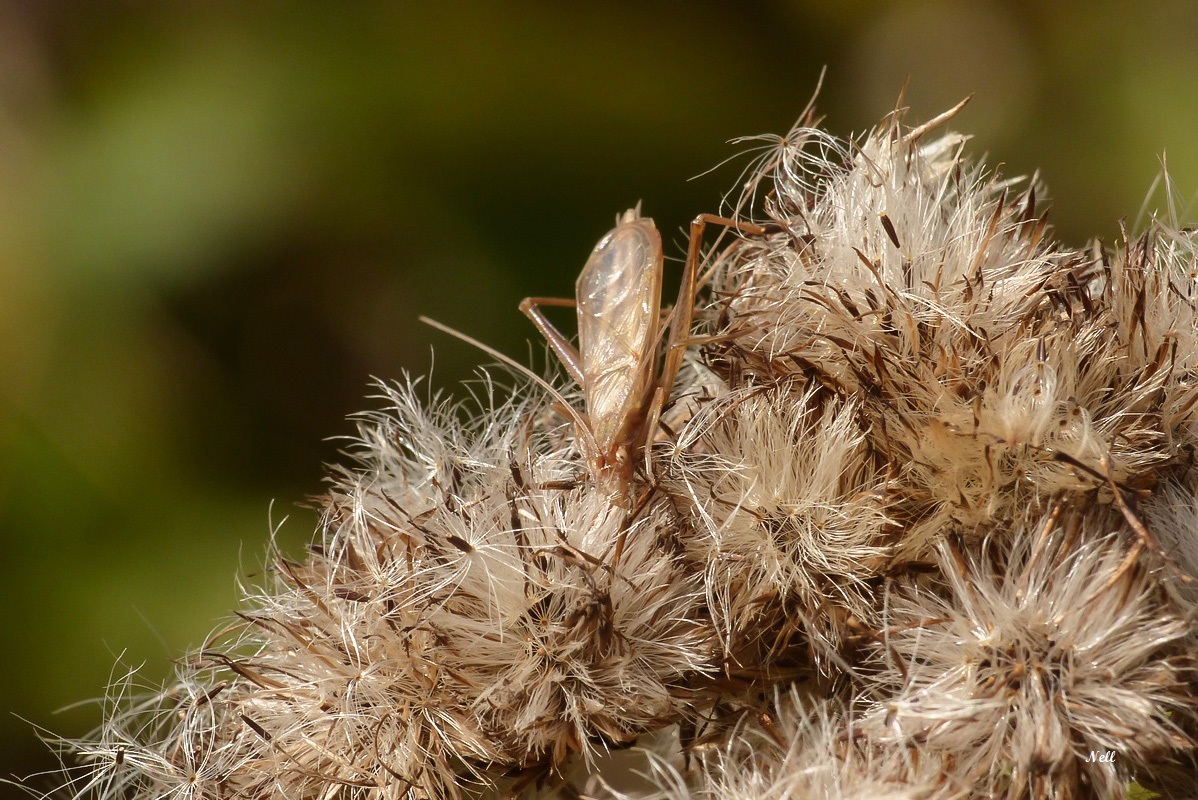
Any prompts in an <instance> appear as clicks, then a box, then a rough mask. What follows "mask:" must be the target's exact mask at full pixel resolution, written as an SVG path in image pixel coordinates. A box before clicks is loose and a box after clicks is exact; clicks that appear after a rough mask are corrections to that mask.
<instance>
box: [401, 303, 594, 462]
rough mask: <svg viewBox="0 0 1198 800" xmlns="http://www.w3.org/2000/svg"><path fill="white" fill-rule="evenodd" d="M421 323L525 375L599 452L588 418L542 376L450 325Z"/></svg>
mask: <svg viewBox="0 0 1198 800" xmlns="http://www.w3.org/2000/svg"><path fill="white" fill-rule="evenodd" d="M420 321H421V322H423V323H424V324H425V325H429V326H431V327H434V328H436V329H437V330H439V331H441V332H442V333H448V334H449V335H450V336H452V337H454V338H455V339H461V340H462V341H463V342H465V343H466V344H469V345H473V346H475V347H477V348H478V349H479V350H482V351H483V352H484V353H486V354H487V355H489V356H491V357H492V358H496V359H499V361H500V362H502V363H503V364H506V365H507V366H509V367H511V368H512V369H514V370H516V371H517V372H518V373H520V374H521V375H524V376H525V377H527V378H528V379H529V380H531V381H532V382H533V383H535V384H537V385H538V386H540V387H541V388H542V389H544V390H545V391H547V392H548V393H549V394H550V396H552V397H553V399H554V400H556V401H557V405H560V406H561V410H562V411H563V412H564V413H565V414H566V415H567V416H568V417H569V418H570V421H571V422H573V423H574V430H575V431H576V432H577V433H578V435H580V436H581V437H582V438H583V439H584V440H585V441H586V449H588V450H589V451H590V452H592V453H596V452H598V450H599V446H598V445H597V444H596V443H595V437H594V436H592V435H591V427H590V425H589V424H588V423H587V420H586V418H585V417H584V416H583V415H581V414H579V413H578V411H576V410H575V408H574V406H572V405H570V403H569V401H567V400H566V398H565V396H563V395H562V393H561V392H559V391H558V390H557V389H554V388H553V386H552V385H551V384H550V383H549V381H547V380H545V379H544V378H542V377H541V376H540V375H538V374H536V373H535V372H533V371H532V370H531V369H529V368H528V367H526V366H524V365H523V364H521V363H520V362H518V361H516V360H515V359H512V358H509V357H508V356H505V355H504V354H503V353H501V352H499V351H498V350H496V349H495V348H493V347H491V346H489V345H485V344H483V343H482V342H480V341H479V340H478V339H475V338H474V337H473V336H468V335H467V334H464V333H462V332H461V331H457V330H454V329H453V328H451V327H449V326H448V325H443V324H442V323H440V322H437V321H436V320H435V319H430V318H429V317H424V316H422V317H420Z"/></svg>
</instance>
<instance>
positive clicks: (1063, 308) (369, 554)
mask: <svg viewBox="0 0 1198 800" xmlns="http://www.w3.org/2000/svg"><path fill="white" fill-rule="evenodd" d="M955 111H956V109H953V110H952V111H950V112H948V113H946V114H945V115H942V116H941V117H939V118H937V119H935V120H932V121H931V122H929V123H927V124H924V125H922V126H919V127H916V128H907V127H905V126H904V125H903V124H902V120H901V114H898V113H895V114H893V115H891V116H890V117H888V118H887V119H886V120H885V121H884V122H883V123H882V124H881V125H880V126H879V127H878V128H876V129H875V130H873V131H872V132H870V133H869V134H867V135H865V136H863V137H861V138H859V139H857V140H854V141H851V142H842V141H839V140H837V139H835V138H833V137H832V136H830V135H829V134H827V133H826V132H824V131H823V130H821V129H819V128H818V127H816V126H815V124H814V121H813V116H812V115H811V114H810V113H808V114H806V115H805V116H804V118H803V120H802V121H801V123H800V124H799V125H798V126H796V128H795V129H794V130H792V131H790V132H789V133H788V134H787V135H786V136H785V137H773V138H771V139H766V140H763V147H762V149H761V151H760V154H759V157H758V158H757V160H756V161H755V162H754V164H753V166H752V167H751V168H750V170H749V171H748V172H747V173H746V177H747V178H748V180H747V181H746V183H745V185H744V190H743V193H742V194H741V195H740V197H739V199H738V200H737V202H736V203H734V204H733V206H734V207H733V209H732V210H731V211H730V212H729V213H728V217H729V219H728V220H725V221H727V222H730V223H731V225H730V227H729V228H728V229H727V230H725V232H724V234H722V235H721V236H720V238H718V239H717V240H716V244H715V246H714V247H712V248H711V249H710V251H708V252H706V253H704V252H703V251H702V247H701V244H700V242H701V238H700V237H699V236H698V235H697V236H696V237H695V238H693V239H692V246H691V248H690V251H691V252H690V254H689V258H688V265H687V278H686V280H685V281H684V286H683V290H682V292H681V294H680V298H679V305H678V306H677V307H676V308H675V310H674V312H673V313H672V314H671V317H670V319H671V325H670V327H669V331H670V332H669V341H668V343H667V345H666V346H665V347H664V348H663V347H661V346H660V340H661V338H662V333H661V332H662V331H663V330H665V325H663V324H662V323H661V322H660V320H659V318H658V316H657V315H658V314H659V310H658V308H657V297H658V296H659V294H660V274H659V273H658V272H657V270H658V268H659V263H660V258H661V255H660V251H659V249H654V246H656V247H657V248H659V247H660V244H656V245H653V242H657V241H659V240H657V239H655V238H654V237H655V236H656V229H653V228H652V223H651V222H648V221H647V220H644V219H643V218H641V217H639V215H638V213H637V212H630V214H628V215H625V217H624V218H622V222H621V227H618V228H617V229H616V231H615V232H613V235H614V236H616V237H617V238H618V237H619V236H624V237H625V238H627V236H628V235H630V234H628V231H633V232H634V233H637V234H638V235H641V234H644V236H642V237H641V238H644V239H645V241H647V242H649V244H644V243H643V242H642V243H641V244H637V245H636V246H637V247H639V248H640V249H639V250H637V249H636V248H633V249H634V250H635V252H632V251H629V252H625V251H624V250H620V251H619V252H615V251H612V250H610V247H611V246H612V245H611V243H610V242H608V240H605V242H608V245H606V246H605V245H603V244H601V245H600V248H598V249H597V250H596V255H595V256H594V257H593V261H598V262H602V263H601V264H599V266H600V267H601V274H594V273H593V272H591V271H588V273H587V274H588V275H589V276H590V278H591V282H592V283H593V282H594V281H595V280H599V281H600V282H606V283H604V292H605V293H612V294H604V295H603V296H602V297H601V298H600V300H602V301H603V303H601V304H600V305H601V306H602V308H601V310H600V313H598V314H591V315H590V316H589V317H586V319H584V320H583V322H584V323H585V325H586V326H588V327H587V334H586V336H585V337H584V340H583V342H582V344H581V349H582V351H583V352H578V351H575V350H574V349H573V347H572V346H571V345H570V344H569V342H568V341H567V340H566V339H565V338H564V337H561V336H560V334H557V333H556V331H552V330H551V329H550V328H548V327H547V326H542V328H543V330H544V331H545V332H546V333H547V335H549V336H550V338H551V341H552V343H553V347H554V349H555V351H557V353H558V354H559V356H561V357H562V358H563V360H565V361H566V362H567V363H568V364H569V363H571V360H572V359H573V360H575V361H576V362H577V363H576V364H575V365H574V368H572V369H571V370H570V371H571V374H573V375H574V377H575V378H579V379H580V380H578V381H577V382H575V383H568V382H561V383H559V385H557V386H555V387H553V388H550V387H548V386H547V385H546V384H545V383H544V382H543V381H541V380H540V379H537V380H530V379H528V378H527V376H525V377H524V378H521V377H520V376H519V375H517V386H516V388H515V389H514V390H513V391H510V392H502V391H500V390H498V389H496V388H495V387H494V386H493V385H492V384H491V383H490V382H489V381H488V382H486V383H485V384H484V387H485V391H483V392H480V393H479V394H480V395H481V399H476V401H475V402H474V404H473V405H471V406H470V407H469V409H467V408H466V407H465V406H459V405H455V404H453V403H450V402H447V401H444V400H439V399H437V398H428V399H426V400H425V401H421V399H420V398H419V397H418V392H417V391H416V388H415V384H413V383H406V384H396V385H388V386H385V387H383V396H384V398H385V400H386V407H385V408H384V409H383V410H381V411H377V412H373V413H369V414H365V415H363V416H362V417H360V419H359V437H358V441H357V445H356V449H355V452H354V456H355V458H356V462H355V463H353V464H350V465H348V466H346V467H344V468H342V469H340V470H338V471H336V472H335V473H334V474H333V475H332V477H331V480H330V489H329V492H328V495H327V497H326V498H324V500H323V504H324V516H323V520H322V525H321V534H320V537H319V539H318V541H317V542H316V544H315V545H314V546H313V547H312V550H311V553H310V554H309V555H308V557H307V558H306V559H305V560H304V561H303V562H302V563H300V562H292V561H288V560H286V559H284V558H282V557H280V558H279V560H278V562H277V564H276V569H274V571H273V573H272V574H273V576H274V577H273V580H272V582H271V583H270V584H269V585H267V586H264V587H262V588H260V589H256V590H253V591H249V592H247V596H246V597H245V598H244V601H243V604H242V608H241V610H240V611H239V612H238V613H237V619H236V622H235V624H233V625H231V626H230V627H229V628H228V630H226V631H222V632H220V633H219V634H217V635H216V636H214V637H213V639H212V641H210V642H209V643H208V644H206V645H205V646H204V647H202V648H201V649H200V650H198V651H197V652H195V653H194V654H192V656H191V657H189V658H188V659H186V660H185V661H183V662H182V663H181V665H180V667H179V669H178V678H177V681H176V682H175V683H174V684H173V685H171V686H169V687H167V688H166V689H164V690H161V691H156V692H149V693H143V694H139V693H137V692H135V691H134V690H133V689H132V688H131V685H132V683H133V680H132V677H130V678H129V679H127V680H126V681H123V682H120V683H118V685H117V686H115V687H114V688H113V690H112V693H111V697H110V703H109V706H108V708H107V712H106V721H105V723H104V726H103V727H102V728H101V729H100V730H99V731H98V732H97V733H96V734H95V735H94V736H93V737H92V738H90V739H87V740H84V741H78V742H64V743H62V745H63V750H64V761H66V762H67V763H66V767H65V769H66V770H67V777H68V781H69V782H68V783H67V784H66V786H65V787H64V788H63V790H62V792H63V794H64V796H77V797H95V798H103V799H104V800H108V798H114V799H115V798H147V799H148V798H176V797H177V798H197V799H198V798H245V799H246V800H265V799H266V798H279V799H280V800H281V799H282V798H294V799H295V800H299V799H300V798H304V799H309V798H310V799H311V800H317V799H319V800H332V799H333V798H378V799H379V800H383V799H384V798H385V799H387V800H400V799H401V798H406V799H409V800H416V799H417V798H465V797H479V798H484V797H500V796H508V797H516V796H523V795H529V796H532V795H538V796H561V797H577V796H587V797H605V796H616V795H619V796H626V797H695V798H700V797H702V798H719V799H720V800H741V799H742V798H743V799H744V800H748V799H749V798H778V800H781V799H782V798H792V797H821V798H876V797H888V798H891V797H892V798H969V797H978V798H983V797H984V798H1040V797H1051V798H1087V797H1093V798H1118V797H1123V796H1125V795H1126V793H1127V792H1128V791H1129V790H1130V787H1132V785H1133V782H1134V783H1138V784H1139V786H1141V787H1144V788H1145V789H1149V790H1152V791H1155V792H1158V793H1160V794H1161V795H1163V796H1166V797H1177V798H1183V797H1184V798H1188V797H1192V792H1193V790H1194V787H1195V785H1198V781H1196V780H1195V766H1194V764H1195V761H1194V759H1195V732H1196V730H1198V719H1196V717H1198V700H1196V699H1195V697H1196V694H1198V693H1196V692H1195V689H1196V688H1198V686H1196V673H1195V656H1196V655H1198V637H1196V636H1195V618H1196V616H1195V603H1196V601H1198V596H1196V594H1195V589H1194V582H1193V578H1194V575H1195V574H1196V572H1198V511H1196V510H1195V509H1196V508H1198V470H1196V469H1195V467H1194V458H1193V455H1194V452H1195V446H1196V445H1198V419H1196V416H1198V302H1196V295H1198V286H1196V284H1195V274H1196V273H1198V253H1196V249H1195V239H1194V236H1193V234H1192V233H1191V232H1190V231H1188V230H1186V229H1184V228H1182V227H1180V222H1179V220H1178V219H1177V216H1178V214H1177V212H1176V211H1175V210H1174V209H1169V210H1168V211H1167V213H1166V215H1165V216H1164V218H1161V219H1153V220H1152V221H1151V222H1150V223H1149V224H1148V225H1147V226H1146V227H1145V229H1144V230H1142V231H1140V232H1138V233H1136V234H1134V235H1132V234H1125V236H1124V237H1123V240H1122V241H1121V242H1119V243H1118V244H1116V245H1115V246H1114V247H1112V248H1106V247H1103V246H1102V245H1101V244H1099V243H1095V244H1093V245H1091V246H1088V247H1085V248H1083V249H1079V250H1072V249H1069V248H1067V247H1065V246H1063V245H1060V244H1057V243H1055V242H1054V241H1053V240H1052V238H1051V235H1050V231H1049V230H1048V228H1047V226H1046V223H1045V221H1044V216H1043V211H1042V207H1043V203H1042V201H1041V198H1042V197H1043V189H1042V187H1039V186H1037V185H1035V184H1034V183H1031V184H1029V183H1026V182H1023V181H1020V180H1012V179H1006V178H1003V177H1002V176H1000V175H998V174H997V173H994V172H992V171H989V170H987V169H986V168H985V167H984V166H983V165H981V164H979V163H977V162H973V161H970V160H969V159H967V158H966V157H965V155H964V150H965V144H966V139H965V137H962V136H959V135H956V134H952V133H943V132H942V131H943V130H944V128H945V126H946V123H947V122H948V121H949V119H950V118H951V117H952V114H953V113H955ZM703 221H719V219H718V218H716V217H712V216H710V215H705V216H704V217H702V218H700V220H697V224H700V233H701V223H702V222H703ZM650 229H651V230H652V235H650V234H647V233H644V232H645V231H650ZM621 231H623V232H624V233H623V234H621ZM645 237H647V238H645ZM637 241H638V242H640V239H638V240H637ZM634 244H636V243H635V242H634ZM642 245H643V246H642ZM605 247H607V248H608V249H604V248H605ZM628 270H632V271H633V272H635V276H634V277H629V276H630V275H632V274H633V273H632V272H628ZM645 270H649V272H646V271H645ZM624 280H629V281H633V284H634V285H633V286H631V287H629V286H624V285H615V284H618V283H620V282H621V281H624ZM613 282H614V283H613ZM609 284H610V285H609ZM625 290H630V291H633V292H634V293H635V292H640V293H641V294H645V295H646V297H645V298H639V299H638V298H637V297H624V296H623V295H620V294H619V293H620V292H621V291H625ZM696 291H697V293H698V296H697V297H696ZM648 295H652V297H648ZM612 298H615V300H613V299H612ZM583 299H589V298H583ZM616 300H619V301H620V302H619V304H618V305H619V307H620V309H622V311H623V313H622V315H621V316H620V317H619V319H618V320H617V321H616V322H613V323H612V324H617V323H618V330H609V329H607V328H605V327H604V320H605V319H606V312H604V311H603V309H610V307H611V306H612V304H613V303H615V301H616ZM642 301H643V302H642ZM692 302H693V307H692ZM588 313H589V312H588ZM616 345H621V346H623V345H628V348H630V352H629V353H622V354H619V353H618V354H616V355H609V354H607V353H606V351H604V350H603V349H602V348H603V347H608V348H612V347H615V346H616ZM626 349H627V348H626ZM613 352H614V351H613ZM662 362H664V364H665V366H664V367H661V368H659V364H661V363H662ZM578 364H581V365H582V366H581V367H580V366H578ZM609 368H610V369H609ZM621 370H623V374H619V373H620V371H621ZM579 384H583V385H579ZM613 393H614V394H613ZM620 393H624V394H627V395H628V396H627V397H624V396H617V395H620ZM633 394H635V396H632V395H633ZM607 409H615V410H614V411H612V410H607ZM588 415H589V418H588ZM633 745H639V746H640V748H641V749H629V748H631V747H632V746H633ZM637 775H639V777H637Z"/></svg>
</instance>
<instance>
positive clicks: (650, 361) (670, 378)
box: [520, 205, 765, 505]
mask: <svg viewBox="0 0 1198 800" xmlns="http://www.w3.org/2000/svg"><path fill="white" fill-rule="evenodd" d="M708 224H718V225H724V226H726V227H730V228H737V229H738V230H740V231H742V232H744V233H748V234H750V235H760V234H762V233H764V232H765V229H764V228H762V227H760V226H758V225H753V224H751V223H746V222H740V221H736V220H732V219H727V218H724V217H719V216H715V215H712V214H701V215H699V216H698V217H696V218H695V219H694V221H693V222H691V226H690V243H689V246H688V248H687V257H686V264H685V266H684V269H683V276H682V286H681V288H680V289H679V293H678V301H677V303H675V305H674V308H673V311H672V312H671V313H670V320H669V323H668V326H669V338H668V339H667V341H666V347H665V363H664V366H663V367H662V369H661V371H660V373H658V370H657V365H658V349H657V348H658V342H659V340H660V338H661V334H662V332H663V326H662V313H661V282H662V264H663V257H662V247H661V235H660V234H659V233H658V231H657V227H656V226H655V225H654V224H653V220H652V219H649V218H648V217H642V216H641V215H640V206H639V205H638V206H637V207H636V208H633V209H629V210H628V211H626V212H624V214H622V215H621V216H620V217H619V218H618V221H617V224H616V227H615V228H613V229H612V230H610V231H608V233H607V234H606V235H605V236H604V237H603V238H602V239H600V240H599V243H598V244H597V245H595V249H594V250H593V251H592V252H591V256H590V258H588V259H587V262H586V265H585V266H583V268H582V272H581V273H579V276H578V281H577V283H576V284H575V299H574V300H568V299H563V298H546V297H529V298H526V299H525V300H524V301H523V302H522V303H520V310H521V311H522V312H524V314H526V315H527V316H528V317H529V319H531V320H532V321H533V324H535V325H536V326H537V329H538V330H539V331H540V332H541V334H542V335H543V336H544V337H545V339H546V341H548V342H549V346H550V347H551V348H552V349H553V352H554V353H555V354H556V355H557V357H558V359H560V360H561V362H562V365H563V366H565V368H566V371H567V372H568V373H569V374H570V377H571V378H573V379H574V380H575V381H576V382H577V383H578V385H579V386H580V387H582V390H583V393H584V396H585V402H586V412H585V415H577V414H576V413H575V414H574V415H572V416H574V417H575V428H576V430H577V434H578V440H579V446H580V448H581V449H582V451H583V455H584V457H585V458H586V460H587V463H588V465H589V467H590V470H591V473H592V475H593V476H594V477H595V479H596V481H597V482H598V483H600V484H601V485H603V486H605V487H606V488H607V489H608V490H609V491H610V492H611V494H612V495H613V497H614V498H615V500H616V501H617V502H619V503H620V504H621V505H628V490H629V483H630V481H631V479H632V472H633V468H634V466H635V459H636V457H637V455H638V454H639V453H641V452H642V451H643V450H644V449H645V448H646V447H647V445H648V443H649V441H650V439H651V438H652V436H653V432H654V429H655V428H656V427H657V420H658V417H659V415H660V413H661V410H662V408H663V406H664V405H665V403H666V401H667V400H668V399H669V396H670V389H671V388H672V386H673V384H674V379H675V378H676V377H677V375H678V369H679V367H680V366H681V365H682V356H683V353H684V352H685V349H686V340H687V337H688V336H689V335H690V326H691V317H692V314H693V310H694V302H695V283H696V275H697V272H698V267H699V260H700V259H699V257H700V248H701V246H702V241H703V230H704V228H705V226H707V225H708ZM541 306H567V307H569V306H574V307H576V309H577V314H578V347H577V348H575V347H574V346H573V345H572V344H571V343H570V341H569V340H568V339H567V338H566V337H565V336H564V335H563V334H562V333H561V332H560V331H558V330H557V328H555V327H554V326H553V324H552V323H550V322H549V320H548V319H546V318H545V316H544V314H542V313H541V310H540V309H541Z"/></svg>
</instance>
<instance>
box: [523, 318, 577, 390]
mask: <svg viewBox="0 0 1198 800" xmlns="http://www.w3.org/2000/svg"><path fill="white" fill-rule="evenodd" d="M541 306H556V307H559V308H577V306H578V303H577V302H576V301H574V300H568V299H566V298H563V297H526V298H524V299H523V300H521V301H520V311H521V312H522V313H523V314H524V316H526V317H528V318H529V319H531V320H532V324H533V325H536V326H537V330H538V331H540V332H541V335H542V336H544V337H545V341H547V342H549V346H550V347H552V348H553V352H554V353H555V354H556V355H557V357H558V360H559V361H561V362H562V366H564V367H565V368H566V372H568V373H570V377H571V378H573V379H574V382H575V383H577V384H578V385H579V386H581V387H582V388H583V390H585V389H586V378H585V377H584V375H583V372H582V357H581V356H580V355H579V354H578V349H577V348H576V347H574V345H572V344H570V340H569V339H567V338H566V337H565V336H563V335H562V332H561V331H559V330H558V329H557V328H555V327H553V323H552V322H550V321H549V320H548V319H547V318H546V317H545V315H544V314H542V313H541Z"/></svg>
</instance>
